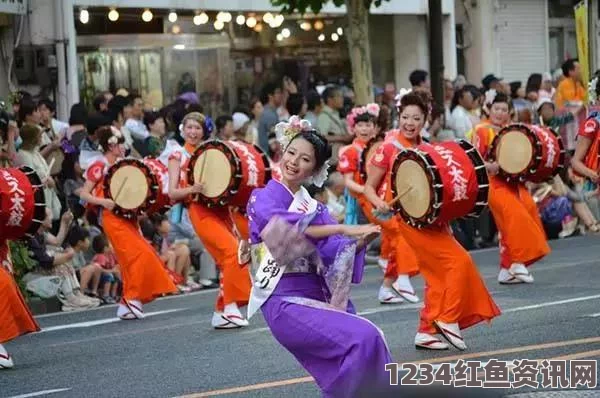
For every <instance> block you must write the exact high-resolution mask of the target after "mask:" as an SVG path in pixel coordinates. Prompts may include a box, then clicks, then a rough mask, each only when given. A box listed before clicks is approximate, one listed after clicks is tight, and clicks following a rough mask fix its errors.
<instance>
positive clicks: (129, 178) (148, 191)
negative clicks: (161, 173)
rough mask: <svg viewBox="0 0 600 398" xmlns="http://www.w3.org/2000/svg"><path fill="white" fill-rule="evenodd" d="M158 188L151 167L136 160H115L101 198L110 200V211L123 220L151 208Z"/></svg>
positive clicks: (133, 217) (156, 179) (135, 216)
mask: <svg viewBox="0 0 600 398" xmlns="http://www.w3.org/2000/svg"><path fill="white" fill-rule="evenodd" d="M160 189H161V187H160V185H159V182H158V178H157V177H156V176H155V175H154V173H153V172H152V169H151V168H150V167H149V166H148V165H147V164H146V163H145V162H144V161H141V160H138V159H133V158H125V159H120V160H118V161H117V162H115V163H114V164H113V165H112V166H110V168H109V169H108V172H107V174H106V177H105V178H104V197H105V198H108V199H112V200H113V201H114V202H115V207H114V208H113V210H112V212H113V213H114V214H116V215H118V216H120V217H123V218H126V219H135V218H137V217H138V216H139V215H141V214H142V213H147V212H148V211H150V209H151V208H152V206H153V205H155V203H156V201H157V197H158V191H159V190H160Z"/></svg>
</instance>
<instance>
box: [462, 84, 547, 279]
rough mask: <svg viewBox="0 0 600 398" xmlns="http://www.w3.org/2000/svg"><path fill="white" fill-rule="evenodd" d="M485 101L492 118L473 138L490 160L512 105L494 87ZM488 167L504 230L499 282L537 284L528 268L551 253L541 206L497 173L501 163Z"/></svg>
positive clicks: (494, 212) (498, 221) (498, 223)
mask: <svg viewBox="0 0 600 398" xmlns="http://www.w3.org/2000/svg"><path fill="white" fill-rule="evenodd" d="M485 101H486V103H485V104H484V106H485V107H486V108H487V111H488V113H489V120H487V121H485V122H483V123H481V124H479V125H477V126H476V127H475V129H474V131H473V134H472V136H471V140H472V142H473V145H474V146H475V147H476V148H477V149H478V150H479V153H480V154H481V155H482V156H483V158H484V159H487V158H488V155H489V154H488V151H489V149H490V146H491V144H492V141H493V139H494V137H495V136H496V134H497V133H498V131H499V130H500V129H501V128H502V127H504V126H506V125H507V124H508V123H510V114H511V104H510V101H509V99H508V97H507V96H506V95H505V94H503V93H496V92H495V91H494V90H490V91H488V92H487V93H486V95H485ZM486 168H487V170H488V173H489V174H490V191H489V198H488V201H489V207H490V211H491V213H492V215H493V216H494V221H495V222H496V226H497V227H498V230H499V232H500V234H499V235H500V236H499V237H500V272H499V274H498V282H499V283H501V284H513V283H533V276H532V275H531V273H530V272H529V271H528V269H527V267H529V266H530V265H532V264H533V263H535V262H536V261H538V260H540V259H541V258H543V257H544V256H546V255H547V254H548V253H550V247H549V246H548V243H547V241H546V233H545V232H544V227H543V225H542V221H541V219H540V216H539V212H538V209H537V206H536V204H535V202H534V201H533V198H532V197H531V195H530V193H529V191H528V189H527V188H526V187H525V185H524V184H522V183H509V182H506V181H504V180H502V179H500V178H499V177H497V176H496V174H497V173H498V170H499V166H498V164H497V163H495V162H494V163H486Z"/></svg>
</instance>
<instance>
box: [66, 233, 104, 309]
mask: <svg viewBox="0 0 600 398" xmlns="http://www.w3.org/2000/svg"><path fill="white" fill-rule="evenodd" d="M89 236H90V234H89V232H88V231H87V230H86V229H84V228H82V227H79V226H74V227H73V228H71V230H70V231H69V234H68V236H67V243H68V245H69V247H70V248H71V249H73V251H74V254H73V258H72V259H71V264H72V265H73V269H74V270H75V272H76V273H77V274H78V276H79V284H80V285H81V288H82V289H83V291H84V293H85V294H86V295H88V296H90V297H95V298H98V285H99V284H100V277H101V276H102V268H101V267H99V266H98V265H96V264H94V263H88V262H87V260H86V259H85V253H86V252H87V250H88V249H89V247H90V239H89Z"/></svg>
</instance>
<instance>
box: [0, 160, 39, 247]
mask: <svg viewBox="0 0 600 398" xmlns="http://www.w3.org/2000/svg"><path fill="white" fill-rule="evenodd" d="M45 218H46V200H45V197H44V191H43V184H42V181H41V179H40V177H39V176H38V175H37V173H36V172H35V171H34V170H33V169H31V168H29V167H26V166H24V167H21V168H6V169H0V241H3V240H16V239H21V238H24V237H31V236H33V235H34V234H35V233H36V232H37V231H38V229H39V227H40V225H42V222H43V221H44V219H45Z"/></svg>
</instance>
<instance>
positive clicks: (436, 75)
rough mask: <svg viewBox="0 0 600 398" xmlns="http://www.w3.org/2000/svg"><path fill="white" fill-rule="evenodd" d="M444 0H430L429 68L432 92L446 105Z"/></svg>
mask: <svg viewBox="0 0 600 398" xmlns="http://www.w3.org/2000/svg"><path fill="white" fill-rule="evenodd" d="M442 23H443V20H442V0H429V70H430V73H431V94H432V95H433V100H434V101H435V103H436V104H438V105H440V106H444V38H443V36H442Z"/></svg>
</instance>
